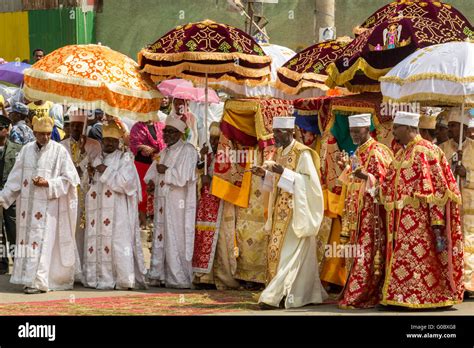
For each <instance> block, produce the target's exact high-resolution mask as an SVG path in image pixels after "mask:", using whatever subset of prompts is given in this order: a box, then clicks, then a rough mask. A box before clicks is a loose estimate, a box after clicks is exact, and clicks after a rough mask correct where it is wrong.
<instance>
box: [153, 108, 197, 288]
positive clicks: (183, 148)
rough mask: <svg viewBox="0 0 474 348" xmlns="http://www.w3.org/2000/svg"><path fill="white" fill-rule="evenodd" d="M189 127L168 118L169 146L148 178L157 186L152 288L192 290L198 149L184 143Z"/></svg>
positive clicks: (165, 134)
mask: <svg viewBox="0 0 474 348" xmlns="http://www.w3.org/2000/svg"><path fill="white" fill-rule="evenodd" d="M185 130H186V124H185V123H184V122H183V121H182V120H181V119H179V118H175V117H173V116H172V115H170V116H168V118H167V119H166V127H165V128H164V130H163V140H164V142H165V143H166V145H167V147H166V149H165V150H163V151H162V152H161V153H160V156H159V159H157V160H155V161H154V162H153V164H152V165H151V166H150V169H148V172H147V174H146V175H145V182H146V183H147V184H149V185H150V184H152V185H154V187H155V202H154V209H155V218H154V223H153V225H154V226H153V242H152V253H151V254H152V255H151V267H150V270H149V273H148V277H149V279H150V285H152V286H159V285H162V284H164V285H165V286H166V287H170V288H190V287H191V283H192V258H193V250H194V233H195V229H194V228H195V225H196V181H197V173H196V165H197V160H198V153H197V151H196V148H195V147H194V146H193V145H191V144H190V143H188V142H184V141H183V140H182V137H183V134H184V132H185Z"/></svg>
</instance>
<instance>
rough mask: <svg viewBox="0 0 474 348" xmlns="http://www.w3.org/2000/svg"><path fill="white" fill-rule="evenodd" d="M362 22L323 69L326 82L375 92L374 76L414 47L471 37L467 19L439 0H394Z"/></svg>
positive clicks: (375, 81) (471, 31)
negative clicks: (349, 39)
mask: <svg viewBox="0 0 474 348" xmlns="http://www.w3.org/2000/svg"><path fill="white" fill-rule="evenodd" d="M409 3H411V4H409ZM397 9H398V10H397ZM364 25H365V26H366V28H363V29H362V30H359V32H360V35H359V36H357V37H356V38H355V39H354V40H353V41H352V42H351V43H350V44H349V45H348V46H347V47H346V49H345V50H344V52H343V53H342V54H341V57H340V58H339V59H338V60H336V61H335V62H333V63H331V64H330V65H329V66H328V68H327V69H326V71H327V73H328V75H329V78H328V79H327V80H326V84H327V85H328V86H330V87H334V86H345V87H347V88H348V89H349V90H351V91H352V92H364V91H368V92H379V91H380V85H379V83H378V79H379V78H380V77H382V76H384V75H385V74H386V73H388V72H389V71H390V69H391V68H393V67H394V66H395V65H397V64H398V63H399V62H401V61H402V60H403V59H404V58H406V57H407V56H408V55H410V54H411V53H413V52H414V51H416V50H417V49H419V48H423V47H427V46H431V45H435V44H441V43H446V42H452V41H465V40H467V39H469V38H474V32H473V28H472V26H471V24H470V23H469V21H468V20H467V19H466V18H465V17H464V16H463V15H462V14H461V13H460V12H458V11H456V10H455V9H454V8H453V7H451V6H450V5H447V4H443V3H440V2H430V1H412V2H407V1H399V2H394V3H392V4H390V5H387V6H386V7H385V10H383V11H382V12H380V13H379V14H378V15H377V12H376V14H374V15H373V16H371V17H370V18H369V20H367V21H366V23H364Z"/></svg>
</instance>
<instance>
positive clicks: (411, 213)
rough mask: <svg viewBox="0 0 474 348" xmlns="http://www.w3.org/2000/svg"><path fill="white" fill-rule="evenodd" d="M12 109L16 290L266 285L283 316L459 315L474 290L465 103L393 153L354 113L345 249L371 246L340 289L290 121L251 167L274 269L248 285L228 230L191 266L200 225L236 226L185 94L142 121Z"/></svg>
mask: <svg viewBox="0 0 474 348" xmlns="http://www.w3.org/2000/svg"><path fill="white" fill-rule="evenodd" d="M42 52H43V51H42V50H37V51H35V59H41V58H42V56H41V53H42ZM43 54H44V52H43ZM0 109H1V110H2V115H1V116H0V175H1V178H2V179H1V183H0V189H1V191H0V205H1V206H2V209H1V210H2V226H3V239H2V243H3V244H2V248H3V249H2V251H3V252H2V259H1V262H0V273H3V274H5V273H9V272H10V269H9V262H10V259H11V260H12V261H13V269H12V270H11V279H10V281H11V282H12V283H15V284H21V285H23V286H24V292H25V293H27V294H38V293H43V292H47V291H50V290H66V289H72V288H73V286H74V283H76V282H79V283H82V284H83V285H84V286H85V287H90V288H96V289H145V288H147V287H148V286H158V287H167V288H183V289H189V288H208V287H216V288H218V289H239V288H246V289H253V290H262V293H261V295H260V299H259V303H260V305H261V307H262V309H266V308H268V309H269V308H278V307H285V308H291V307H301V306H304V305H307V304H318V303H323V302H324V301H325V300H326V299H328V297H329V295H330V294H328V292H331V291H334V289H337V292H338V294H339V296H338V301H339V306H340V307H341V308H368V307H374V306H377V305H383V308H388V306H403V307H411V308H434V307H447V306H452V305H455V304H457V303H460V302H462V301H463V297H464V296H469V295H471V294H473V292H474V273H473V271H474V259H473V258H474V249H473V248H474V230H473V229H474V211H473V209H474V208H473V207H474V206H473V204H474V203H473V192H474V177H473V175H474V174H473V173H474V140H473V138H472V134H473V133H472V131H473V129H474V124H472V122H471V123H469V121H468V120H469V117H468V116H467V115H463V114H462V113H461V110H460V109H459V108H448V109H446V110H443V109H436V108H428V109H426V110H424V111H423V112H421V113H410V112H397V113H396V115H395V118H394V120H393V130H392V131H393V135H394V139H395V142H394V147H393V148H389V147H387V146H385V145H383V144H381V143H379V142H378V141H376V140H375V139H374V138H372V137H371V133H370V125H371V115H370V114H360V115H353V116H350V117H349V127H350V135H351V138H352V141H353V143H354V144H355V145H357V150H356V151H355V153H353V154H352V155H351V156H348V155H347V154H346V153H345V152H343V151H341V152H340V153H339V156H338V165H339V167H340V170H341V172H342V174H341V175H340V176H339V178H338V182H339V184H340V186H341V188H342V192H343V197H344V199H343V214H342V229H341V233H340V236H339V240H338V241H337V242H338V244H341V245H352V246H355V247H356V248H355V249H356V251H357V252H356V253H355V254H352V255H349V256H347V255H346V256H345V257H344V262H345V263H346V264H345V265H344V266H343V268H344V269H345V270H346V273H344V274H345V275H344V284H343V286H340V287H339V288H337V287H334V286H331V284H330V283H331V282H330V281H327V280H325V279H323V278H324V277H321V276H320V273H321V272H320V270H321V269H322V268H323V267H324V265H323V264H321V258H320V257H319V256H320V255H318V254H317V235H318V231H319V230H320V228H321V225H322V223H323V220H324V216H325V206H327V204H328V202H327V199H328V198H327V197H326V196H325V195H324V192H323V189H322V181H323V176H324V173H322V169H324V168H322V167H324V163H321V159H320V157H319V155H318V153H317V152H316V151H314V150H313V149H311V148H309V147H308V146H305V145H303V144H302V143H300V142H298V141H297V140H296V139H295V118H294V117H292V115H287V116H285V117H274V119H273V136H274V139H275V147H276V149H277V150H276V151H275V154H274V156H273V158H272V160H266V161H263V162H262V163H260V164H259V165H254V166H253V167H251V168H248V169H247V170H246V173H249V174H250V173H251V175H252V176H253V177H254V178H255V177H256V178H261V179H259V181H257V183H258V184H259V185H260V186H261V187H260V188H259V195H262V197H264V199H262V202H263V203H264V207H263V210H262V212H263V214H262V217H261V218H262V219H264V224H265V233H266V239H265V245H264V249H265V250H266V252H265V257H264V258H263V262H262V261H261V259H262V258H261V257H260V258H256V259H255V260H258V261H255V260H247V262H248V264H251V265H252V266H254V267H255V269H259V270H260V271H259V272H260V273H262V271H261V270H262V269H264V270H265V271H263V272H264V273H265V274H263V275H261V277H260V276H259V277H254V278H255V279H258V281H249V279H239V277H237V276H235V265H233V264H232V263H233V262H235V258H236V257H238V255H235V252H236V250H235V249H236V247H235V244H236V243H235V240H228V238H227V237H226V235H225V234H222V235H221V234H217V233H216V234H213V235H212V238H217V239H216V243H214V244H212V243H211V245H214V249H212V251H208V253H209V254H210V258H211V264H212V267H210V268H208V269H207V271H201V272H200V271H197V270H196V268H197V267H193V260H196V259H199V257H200V255H199V253H200V252H202V248H201V249H196V248H195V237H196V231H197V221H198V220H199V221H200V219H201V220H205V221H207V222H208V223H209V224H208V225H205V224H204V227H202V223H201V226H200V228H201V229H202V230H204V231H205V230H206V228H207V229H208V230H211V229H212V228H213V229H216V226H217V225H221V226H223V225H224V224H225V223H226V222H225V220H226V216H227V215H226V214H225V213H223V212H222V211H221V210H225V209H227V208H224V207H222V205H221V200H220V199H219V198H217V197H215V196H214V195H212V189H211V187H212V184H213V180H214V176H213V169H214V166H215V164H216V157H217V152H218V146H219V140H220V137H221V129H220V125H219V123H218V122H213V123H212V124H211V125H210V127H209V134H210V138H209V139H206V140H208V141H205V143H207V144H208V145H204V146H202V148H201V149H200V150H199V149H198V140H197V129H196V118H195V117H194V115H192V113H191V112H190V111H189V108H188V105H187V102H186V101H185V100H181V99H174V100H171V101H169V100H167V99H164V100H163V104H162V110H161V111H160V112H159V114H160V117H158V116H157V120H155V121H148V122H136V123H133V124H127V122H126V121H124V120H121V119H119V118H116V117H113V116H110V115H107V114H104V112H102V111H101V110H94V111H88V110H84V109H81V108H80V107H75V106H70V107H69V108H65V107H63V106H62V105H58V104H54V103H52V102H49V101H44V100H37V101H28V100H26V99H25V97H24V96H22V95H21V96H20V97H18V98H16V99H10V100H4V99H3V98H0ZM467 112H468V111H466V113H467ZM461 128H462V130H463V132H464V136H463V145H462V147H463V150H462V151H458V141H459V138H460V131H461ZM461 203H462V205H461ZM214 208H215V209H214ZM213 209H214V210H213ZM210 211H213V212H214V213H215V214H214V215H212V218H211V216H210V215H211V214H210V213H209V212H210ZM206 213H207V214H208V216H205V214H206ZM203 216H204V217H203ZM151 217H152V221H151ZM206 218H207V220H206ZM212 219H213V220H212ZM211 220H212V222H213V224H212V223H211V222H210V221H211ZM201 222H202V221H201ZM147 228H151V233H150V235H149V238H150V241H151V261H150V267H149V269H146V267H145V258H144V252H143V244H144V241H143V240H142V238H143V234H142V231H144V230H145V231H146V230H147ZM234 233H235V232H234ZM248 243H249V244H251V243H252V240H250V239H249V241H248ZM6 251H8V252H6ZM237 252H238V250H237ZM240 257H245V255H241V256H240ZM339 257H340V256H339V255H336V253H334V254H333V255H332V256H331V255H330V256H329V258H339ZM327 258H328V257H326V259H327ZM260 263H263V264H260ZM339 264H340V263H339ZM341 267H342V266H341ZM325 268H326V269H327V267H325ZM233 269H234V270H233ZM252 279H253V278H252ZM261 279H263V281H262V280H261Z"/></svg>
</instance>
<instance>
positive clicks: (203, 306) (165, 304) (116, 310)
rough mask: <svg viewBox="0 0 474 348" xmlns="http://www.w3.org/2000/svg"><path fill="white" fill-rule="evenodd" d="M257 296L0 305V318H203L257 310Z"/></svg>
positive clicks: (221, 293)
mask: <svg viewBox="0 0 474 348" xmlns="http://www.w3.org/2000/svg"><path fill="white" fill-rule="evenodd" d="M257 300H258V293H252V292H246V291H207V292H203V291H199V292H195V291H183V292H182V293H181V294H177V293H160V294H147V295H134V294H133V295H129V296H117V297H96V298H81V299H70V300H55V301H42V302H22V303H8V304H0V315H15V316H16V315H33V316H35V315H38V316H40V315H205V314H214V313H216V314H217V313H226V312H240V311H248V310H258V306H257V303H256V302H257Z"/></svg>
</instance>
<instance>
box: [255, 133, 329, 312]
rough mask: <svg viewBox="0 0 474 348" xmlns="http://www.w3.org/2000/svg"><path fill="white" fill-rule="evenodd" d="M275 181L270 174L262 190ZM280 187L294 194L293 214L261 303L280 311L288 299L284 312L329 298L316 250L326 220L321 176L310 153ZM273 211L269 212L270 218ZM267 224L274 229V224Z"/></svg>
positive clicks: (282, 179) (283, 178)
mask: <svg viewBox="0 0 474 348" xmlns="http://www.w3.org/2000/svg"><path fill="white" fill-rule="evenodd" d="M294 142H295V141H294V140H293V142H292V143H291V144H290V145H289V146H287V147H286V148H285V149H284V150H283V154H287V153H288V152H289V151H291V148H292V146H293V145H294ZM273 180H274V175H273V173H271V172H267V173H266V175H265V180H264V188H263V189H264V190H267V191H268V188H269V187H272V188H273V185H272V181H273ZM277 185H278V187H279V188H281V189H282V190H285V191H287V192H289V193H291V194H293V202H294V207H293V214H292V220H291V222H290V224H289V225H288V230H287V232H286V235H285V239H284V241H283V245H282V248H281V253H280V262H279V264H278V268H277V273H276V275H275V277H274V278H273V279H272V280H271V281H270V283H269V284H268V285H267V287H266V288H265V290H264V291H263V292H262V294H261V295H260V298H259V302H263V303H266V304H268V305H271V306H274V307H278V306H279V304H280V302H281V300H282V299H283V298H284V297H285V302H284V304H285V308H295V307H302V306H305V305H307V304H311V303H314V304H316V303H322V302H323V301H324V300H325V299H326V298H327V297H328V295H327V293H326V291H325V290H324V288H323V286H322V284H321V280H320V278H319V269H318V261H317V255H316V251H315V250H316V236H317V234H318V231H319V227H320V225H321V222H322V220H323V217H324V201H323V191H322V188H321V184H320V181H319V177H318V173H317V171H316V168H315V166H314V164H313V160H312V158H311V155H310V153H309V152H308V151H303V152H302V153H301V155H300V157H299V160H298V163H297V166H296V170H295V171H291V170H289V169H287V168H285V169H284V172H283V174H282V175H281V176H280V179H279V181H278V184H277ZM273 194H275V192H273ZM272 201H273V200H272V199H271V200H270V202H272ZM272 208H273V207H270V208H269V216H271V214H270V212H271V211H273V209H272ZM268 222H269V224H270V225H271V221H268Z"/></svg>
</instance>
